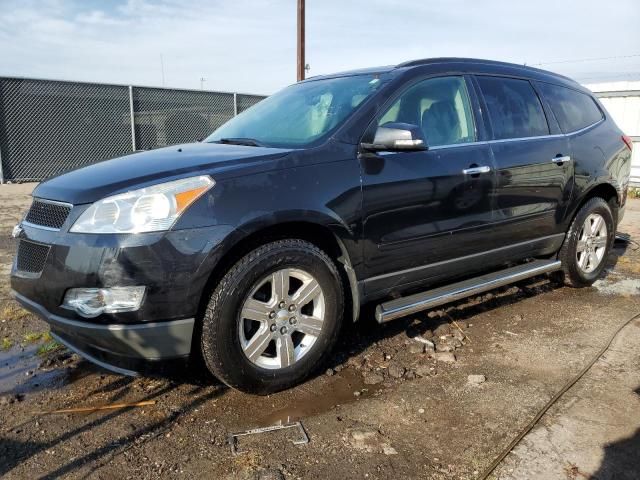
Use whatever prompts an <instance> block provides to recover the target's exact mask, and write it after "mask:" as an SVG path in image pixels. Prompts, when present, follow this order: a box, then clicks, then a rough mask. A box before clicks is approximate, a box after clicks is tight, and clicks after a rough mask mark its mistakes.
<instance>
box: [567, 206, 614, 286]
mask: <svg viewBox="0 0 640 480" xmlns="http://www.w3.org/2000/svg"><path fill="white" fill-rule="evenodd" d="M614 236H615V226H614V221H613V214H612V213H611V208H610V207H609V204H608V203H607V202H606V201H605V200H604V199H602V198H599V197H595V198H592V199H590V200H589V201H587V203H585V204H584V206H583V207H582V208H581V209H580V210H579V211H578V213H577V214H576V216H575V218H574V219H573V222H572V223H571V227H570V228H569V232H568V233H567V237H566V239H565V242H564V244H563V245H562V248H561V249H560V253H559V259H560V260H561V261H562V270H563V273H564V281H565V283H566V284H567V285H570V286H572V287H587V286H589V285H591V284H593V282H595V281H596V279H597V278H598V277H599V276H600V274H601V273H602V270H604V267H605V264H606V258H607V255H608V254H609V251H610V249H611V245H612V243H613V238H614Z"/></svg>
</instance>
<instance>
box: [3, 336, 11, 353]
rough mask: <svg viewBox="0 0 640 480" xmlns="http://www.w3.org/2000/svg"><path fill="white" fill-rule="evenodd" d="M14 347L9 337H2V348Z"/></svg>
mask: <svg viewBox="0 0 640 480" xmlns="http://www.w3.org/2000/svg"><path fill="white" fill-rule="evenodd" d="M11 347H13V342H12V341H11V340H10V339H9V337H4V338H3V339H2V344H1V345H0V349H1V350H9V349H10V348H11Z"/></svg>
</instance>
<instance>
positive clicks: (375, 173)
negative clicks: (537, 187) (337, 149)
mask: <svg viewBox="0 0 640 480" xmlns="http://www.w3.org/2000/svg"><path fill="white" fill-rule="evenodd" d="M473 117H474V115H473V109H472V107H471V102H470V99H469V94H468V88H467V83H466V81H465V78H464V77H463V76H447V77H435V78H429V79H426V80H423V81H421V82H418V83H416V84H414V85H413V86H411V87H409V88H408V89H407V90H406V91H405V92H404V93H403V94H401V95H400V97H399V98H398V99H397V100H396V101H393V102H392V104H391V106H390V107H389V108H388V110H387V111H386V112H384V113H383V115H381V116H380V118H379V120H378V121H377V125H384V124H385V123H387V122H403V123H409V124H414V125H418V126H421V128H422V129H423V132H424V135H425V138H426V140H427V144H428V150H426V151H417V152H416V151H414V152H382V153H378V154H364V155H361V156H360V160H361V165H362V178H363V229H364V238H365V242H364V254H365V259H366V271H367V277H368V278H367V280H366V281H365V292H366V294H367V296H375V295H383V294H386V293H390V292H392V291H394V290H401V289H405V288H406V287H410V286H412V285H416V286H417V285H418V284H421V283H426V282H429V281H432V282H435V281H437V280H438V279H442V278H445V277H450V276H455V275H459V274H461V273H464V271H465V270H471V267H472V264H473V263H475V262H477V261H478V258H474V255H475V254H479V253H480V252H483V251H484V250H488V249H489V248H490V245H491V239H490V229H491V222H492V198H491V197H492V193H493V190H494V187H495V170H494V165H493V161H492V156H491V150H490V146H489V145H488V144H487V143H485V142H478V141H477V137H476V128H475V124H474V119H473ZM469 256H471V258H466V259H465V257H469Z"/></svg>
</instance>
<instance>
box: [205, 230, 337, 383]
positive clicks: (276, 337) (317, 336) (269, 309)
mask: <svg viewBox="0 0 640 480" xmlns="http://www.w3.org/2000/svg"><path fill="white" fill-rule="evenodd" d="M286 278H288V282H285V281H284V280H285V279H286ZM314 281H315V282H316V283H315V284H314V283H313V282H314ZM287 284H288V285H289V288H288V289H287V288H286V287H283V286H284V285H287ZM303 287H304V288H303ZM285 290H286V292H285ZM307 298H311V299H312V300H307ZM296 302H299V305H298V304H296ZM283 304H284V305H283ZM274 314H275V316H273V315H274ZM343 315H344V291H343V285H342V281H341V279H340V275H339V273H338V270H337V268H336V265H335V264H334V262H333V261H332V260H331V258H329V256H328V255H327V254H326V253H324V252H323V251H322V250H320V249H319V248H318V247H316V246H315V245H313V244H311V243H309V242H306V241H303V240H296V239H288V240H278V241H275V242H272V243H268V244H266V245H263V246H261V247H258V248H256V249H255V250H253V251H252V252H250V253H248V254H247V255H246V256H244V257H243V258H242V259H241V260H240V261H238V263H236V264H235V265H234V266H233V267H232V268H231V269H230V270H229V271H228V272H227V274H226V275H225V276H224V277H223V278H222V280H221V281H220V283H219V284H218V286H217V288H216V289H215V290H214V292H213V294H212V295H211V298H210V300H209V303H208V305H207V308H206V310H205V313H204V316H203V319H202V335H201V351H202V356H203V359H204V362H205V365H206V366H207V368H208V369H209V371H210V372H211V373H212V374H213V375H214V376H216V377H217V378H218V379H220V380H221V381H222V382H224V383H225V384H227V385H228V386H230V387H232V388H236V389H238V390H241V391H244V392H247V393H252V394H258V395H266V394H269V393H273V392H277V391H280V390H284V389H287V388H290V387H292V386H294V385H296V384H298V383H300V382H302V381H303V380H304V379H305V378H307V377H308V376H309V375H310V374H311V373H312V372H313V371H314V370H316V369H318V368H320V367H321V366H322V364H323V363H324V361H325V360H326V358H327V356H328V355H329V353H330V352H331V350H332V348H333V346H334V345H335V343H336V340H337V338H338V334H339V332H340V329H341V326H342V319H343ZM321 317H322V318H321ZM320 319H321V320H322V321H320ZM283 332H285V333H283ZM310 332H313V334H311V333H310ZM263 347H264V348H263Z"/></svg>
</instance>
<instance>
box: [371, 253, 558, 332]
mask: <svg viewBox="0 0 640 480" xmlns="http://www.w3.org/2000/svg"><path fill="white" fill-rule="evenodd" d="M560 268H561V263H560V261H559V260H534V261H532V262H529V263H525V264H523V265H518V266H516V267H511V268H507V269H505V270H500V271H498V272H494V273H488V274H486V275H480V276H479V277H474V278H470V279H468V280H464V281H462V282H458V283H453V284H451V285H445V286H444V287H440V288H436V289H433V290H427V291H426V292H420V293H416V294H414V295H410V296H408V297H402V298H397V299H395V300H390V301H388V302H385V303H382V304H380V305H378V307H377V308H376V320H377V321H378V323H385V322H388V321H389V320H395V319H396V318H400V317H404V316H405V315H411V314H412V313H416V312H420V311H422V310H427V309H429V308H433V307H437V306H439V305H443V304H445V303H449V302H453V301H456V300H460V299H461V298H465V297H470V296H471V295H477V294H479V293H482V292H486V291H488V290H493V289H494V288H498V287H502V286H504V285H509V284H511V283H514V282H518V281H520V280H524V279H525V278H529V277H535V276H536V275H541V274H543V273H548V272H553V271H555V270H560Z"/></svg>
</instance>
